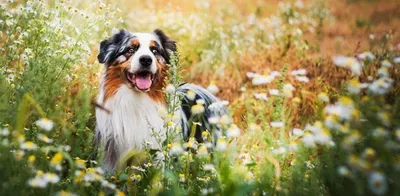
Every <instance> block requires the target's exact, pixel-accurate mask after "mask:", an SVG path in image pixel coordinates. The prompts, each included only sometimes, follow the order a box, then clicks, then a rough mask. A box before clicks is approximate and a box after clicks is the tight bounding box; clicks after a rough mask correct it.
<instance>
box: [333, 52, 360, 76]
mask: <svg viewBox="0 0 400 196" xmlns="http://www.w3.org/2000/svg"><path fill="white" fill-rule="evenodd" d="M332 60H333V63H334V64H335V65H336V66H338V67H344V68H348V69H350V70H351V72H353V73H354V74H356V75H361V63H360V62H359V61H358V60H357V59H356V58H354V57H346V56H334V57H333V58H332Z"/></svg>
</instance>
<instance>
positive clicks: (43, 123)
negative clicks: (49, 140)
mask: <svg viewBox="0 0 400 196" xmlns="http://www.w3.org/2000/svg"><path fill="white" fill-rule="evenodd" d="M35 124H36V125H37V126H38V127H39V128H41V129H43V130H45V131H51V130H52V129H53V127H54V122H53V121H51V120H49V119H47V118H41V119H39V120H37V121H36V122H35Z"/></svg>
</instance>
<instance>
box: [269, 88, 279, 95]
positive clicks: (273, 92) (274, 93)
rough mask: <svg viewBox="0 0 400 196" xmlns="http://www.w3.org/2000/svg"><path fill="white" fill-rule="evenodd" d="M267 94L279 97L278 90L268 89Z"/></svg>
mask: <svg viewBox="0 0 400 196" xmlns="http://www.w3.org/2000/svg"><path fill="white" fill-rule="evenodd" d="M269 94H271V95H275V96H279V90H278V89H270V90H269Z"/></svg>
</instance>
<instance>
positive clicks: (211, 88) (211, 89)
mask: <svg viewBox="0 0 400 196" xmlns="http://www.w3.org/2000/svg"><path fill="white" fill-rule="evenodd" d="M207 90H208V91H209V92H210V93H212V94H216V93H217V92H218V91H219V88H218V86H216V85H215V83H214V82H211V84H210V85H209V86H208V87H207Z"/></svg>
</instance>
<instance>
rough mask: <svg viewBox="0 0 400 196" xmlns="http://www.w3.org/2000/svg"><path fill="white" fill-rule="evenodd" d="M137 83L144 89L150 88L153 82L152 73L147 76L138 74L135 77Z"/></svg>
mask: <svg viewBox="0 0 400 196" xmlns="http://www.w3.org/2000/svg"><path fill="white" fill-rule="evenodd" d="M135 83H136V86H137V87H138V88H139V89H143V90H144V89H148V88H150V86H151V83H152V82H151V76H150V75H146V76H140V75H138V76H136V78H135Z"/></svg>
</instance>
